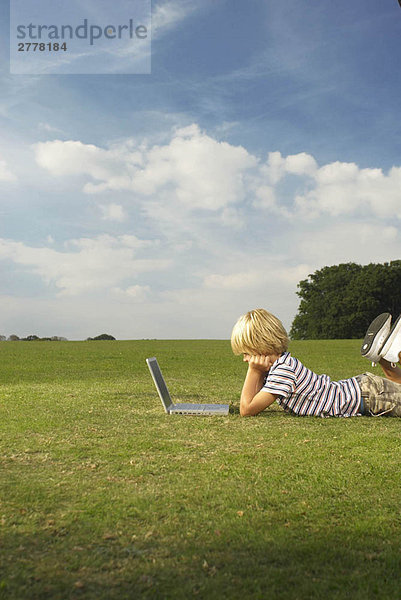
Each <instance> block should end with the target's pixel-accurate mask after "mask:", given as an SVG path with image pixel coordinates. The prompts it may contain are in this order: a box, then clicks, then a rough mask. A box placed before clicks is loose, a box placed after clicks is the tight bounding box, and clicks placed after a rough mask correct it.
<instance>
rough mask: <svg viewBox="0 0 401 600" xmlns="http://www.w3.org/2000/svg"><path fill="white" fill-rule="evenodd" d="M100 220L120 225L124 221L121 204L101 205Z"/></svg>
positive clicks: (124, 216)
mask: <svg viewBox="0 0 401 600" xmlns="http://www.w3.org/2000/svg"><path fill="white" fill-rule="evenodd" d="M100 210H101V211H102V219H103V220H105V221H117V222H118V223H122V222H123V221H125V219H126V215H125V213H124V209H123V207H122V206H121V204H114V203H112V204H101V205H100Z"/></svg>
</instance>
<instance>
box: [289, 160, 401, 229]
mask: <svg viewBox="0 0 401 600" xmlns="http://www.w3.org/2000/svg"><path fill="white" fill-rule="evenodd" d="M295 204H296V207H297V208H298V210H299V211H300V212H301V213H302V214H304V215H305V216H306V215H308V213H309V214H310V215H311V216H318V215H319V214H324V213H326V214H329V215H332V216H335V217H336V216H339V215H347V214H356V213H358V212H359V213H360V214H364V215H367V214H369V213H370V214H373V215H375V216H378V217H383V218H389V219H392V218H394V217H396V218H401V168H400V167H393V168H392V169H391V170H390V171H389V173H388V175H385V174H384V173H383V171H382V169H360V168H359V167H358V165H356V164H355V163H341V162H334V163H331V164H328V165H324V166H323V167H321V168H320V169H319V170H318V171H317V172H316V175H315V186H314V187H313V189H311V190H310V191H307V192H306V193H305V194H303V195H298V196H297V197H296V200H295Z"/></svg>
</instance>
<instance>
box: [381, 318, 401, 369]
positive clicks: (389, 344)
mask: <svg viewBox="0 0 401 600" xmlns="http://www.w3.org/2000/svg"><path fill="white" fill-rule="evenodd" d="M400 352H401V315H400V316H399V317H398V319H397V320H396V322H395V323H394V325H393V326H392V328H391V331H390V334H389V336H388V338H387V339H386V342H385V344H384V346H383V348H382V349H381V351H380V357H381V358H384V360H386V361H387V362H389V363H392V364H393V365H396V364H397V363H398V361H399V360H400V357H399V354H400Z"/></svg>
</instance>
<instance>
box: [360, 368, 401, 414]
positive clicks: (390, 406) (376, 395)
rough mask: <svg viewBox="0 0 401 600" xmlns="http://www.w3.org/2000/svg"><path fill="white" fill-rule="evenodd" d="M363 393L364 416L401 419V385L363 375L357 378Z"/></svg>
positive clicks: (375, 376) (376, 376)
mask: <svg viewBox="0 0 401 600" xmlns="http://www.w3.org/2000/svg"><path fill="white" fill-rule="evenodd" d="M356 379H357V381H358V383H359V386H360V388H361V392H362V401H363V405H364V409H365V410H364V414H365V415H370V416H372V417H380V416H384V415H385V416H387V417H401V383H395V382H394V381H390V380H389V379H385V378H384V377H379V376H378V375H373V373H363V375H357V377H356Z"/></svg>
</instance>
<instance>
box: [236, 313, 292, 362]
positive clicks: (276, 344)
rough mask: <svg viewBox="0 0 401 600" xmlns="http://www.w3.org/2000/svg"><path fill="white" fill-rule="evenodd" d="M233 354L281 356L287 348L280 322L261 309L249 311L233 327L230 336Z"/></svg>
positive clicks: (285, 334)
mask: <svg viewBox="0 0 401 600" xmlns="http://www.w3.org/2000/svg"><path fill="white" fill-rule="evenodd" d="M231 348H232V350H233V352H234V354H242V353H245V354H266V355H268V354H281V353H282V352H285V351H286V350H287V348H288V336H287V332H286V330H285V329H284V327H283V324H282V322H281V321H280V320H279V319H278V318H277V317H275V316H274V315H272V314H271V313H269V312H267V310H264V309H263V308H257V309H255V310H250V311H249V312H247V313H246V314H245V315H242V316H241V317H240V318H239V319H238V321H237V322H236V324H235V325H234V328H233V331H232V334H231Z"/></svg>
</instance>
